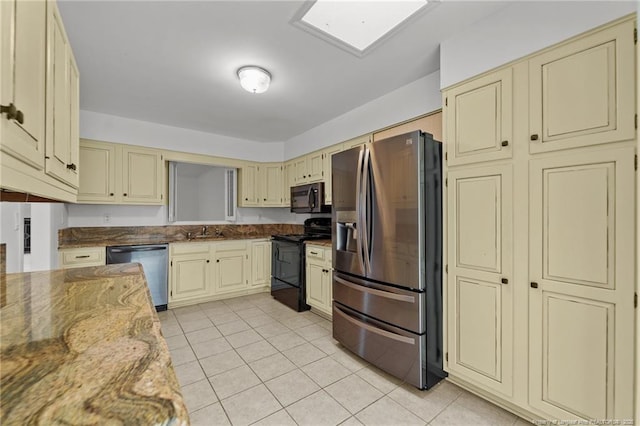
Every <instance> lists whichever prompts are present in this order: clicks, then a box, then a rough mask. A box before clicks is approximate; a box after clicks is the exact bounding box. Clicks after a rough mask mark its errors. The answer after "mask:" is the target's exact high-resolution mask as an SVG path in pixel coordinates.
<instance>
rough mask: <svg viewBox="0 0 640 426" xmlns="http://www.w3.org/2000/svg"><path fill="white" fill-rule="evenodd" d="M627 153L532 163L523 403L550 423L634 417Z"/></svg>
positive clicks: (631, 194)
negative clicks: (526, 368)
mask: <svg viewBox="0 0 640 426" xmlns="http://www.w3.org/2000/svg"><path fill="white" fill-rule="evenodd" d="M633 157H634V149H633V148H631V147H629V148H621V149H609V150H606V151H593V152H584V153H575V154H572V155H564V156H554V157H550V158H545V159H536V160H532V161H531V163H530V175H531V178H530V182H531V184H530V185H531V187H530V203H529V206H530V228H531V229H530V232H531V236H532V238H530V253H531V258H530V272H529V273H530V277H531V281H530V283H528V284H529V317H530V321H529V324H530V335H529V357H530V367H529V368H530V370H529V371H530V375H529V377H530V383H529V389H530V396H529V397H530V403H531V405H532V406H534V407H536V408H538V409H540V410H541V411H543V412H545V413H549V414H551V415H552V416H553V417H554V418H558V419H631V418H632V416H633V398H634V395H633V387H634V381H633V374H632V372H633V371H634V353H633V348H632V346H631V343H630V342H633V340H634V326H633V324H634V302H633V294H634V291H635V288H634V267H635V256H634V253H635V240H634V235H635V232H633V230H634V229H635V220H636V218H635V213H634V209H635V185H634V180H635V172H634V164H633V163H634V160H633ZM636 356H637V355H636ZM636 359H637V358H636Z"/></svg>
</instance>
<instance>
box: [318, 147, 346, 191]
mask: <svg viewBox="0 0 640 426" xmlns="http://www.w3.org/2000/svg"><path fill="white" fill-rule="evenodd" d="M338 152H342V144H337V145H332V146H330V147H329V148H326V149H325V150H324V151H323V153H322V155H323V158H322V161H323V166H322V168H323V171H324V176H323V177H324V202H325V204H331V202H332V196H331V194H332V185H333V179H332V174H331V157H332V156H333V154H337V153H338Z"/></svg>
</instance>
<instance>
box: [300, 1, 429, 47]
mask: <svg viewBox="0 0 640 426" xmlns="http://www.w3.org/2000/svg"><path fill="white" fill-rule="evenodd" d="M426 5H427V1H426V0H395V1H380V0H316V1H315V2H314V3H313V4H312V5H311V7H309V8H308V9H306V10H303V11H302V13H301V15H302V16H301V17H300V18H299V21H298V22H297V23H296V22H294V23H295V24H297V25H298V26H302V27H303V28H305V27H306V28H305V29H307V30H311V32H312V33H316V31H320V32H321V33H323V34H324V37H323V36H322V35H323V34H317V35H320V36H321V37H322V38H324V39H326V40H328V41H330V42H333V43H334V44H336V41H339V42H342V43H344V44H346V46H345V47H347V50H350V51H353V50H355V52H352V53H356V54H360V55H362V54H363V53H364V52H365V51H366V50H367V49H368V48H370V47H372V46H373V45H374V44H375V43H376V42H377V41H378V40H380V39H382V38H383V37H384V36H385V35H387V34H389V32H390V31H392V30H393V29H395V28H396V27H398V26H399V25H400V24H401V23H403V22H404V21H406V20H407V18H409V17H410V16H411V15H413V14H415V13H416V12H418V11H419V10H420V9H422V8H423V7H425V6H426ZM314 30H315V31H314ZM327 36H328V37H327Z"/></svg>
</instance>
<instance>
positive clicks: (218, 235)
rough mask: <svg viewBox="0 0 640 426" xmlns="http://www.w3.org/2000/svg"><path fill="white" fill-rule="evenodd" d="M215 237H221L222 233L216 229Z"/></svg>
mask: <svg viewBox="0 0 640 426" xmlns="http://www.w3.org/2000/svg"><path fill="white" fill-rule="evenodd" d="M216 237H222V231H221V230H220V228H216Z"/></svg>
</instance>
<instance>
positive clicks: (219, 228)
mask: <svg viewBox="0 0 640 426" xmlns="http://www.w3.org/2000/svg"><path fill="white" fill-rule="evenodd" d="M204 226H206V227H207V229H206V235H204V236H203V235H202V230H203V227H204ZM303 231H304V227H303V226H302V225H298V224H259V225H167V226H113V227H78V228H66V229H61V230H59V231H58V248H59V249H65V248H77V247H105V246H118V245H139V244H164V243H188V242H216V241H225V240H246V239H258V238H271V236H272V235H277V234H302V233H303ZM189 235H190V236H191V239H189V238H188V236H189Z"/></svg>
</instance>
